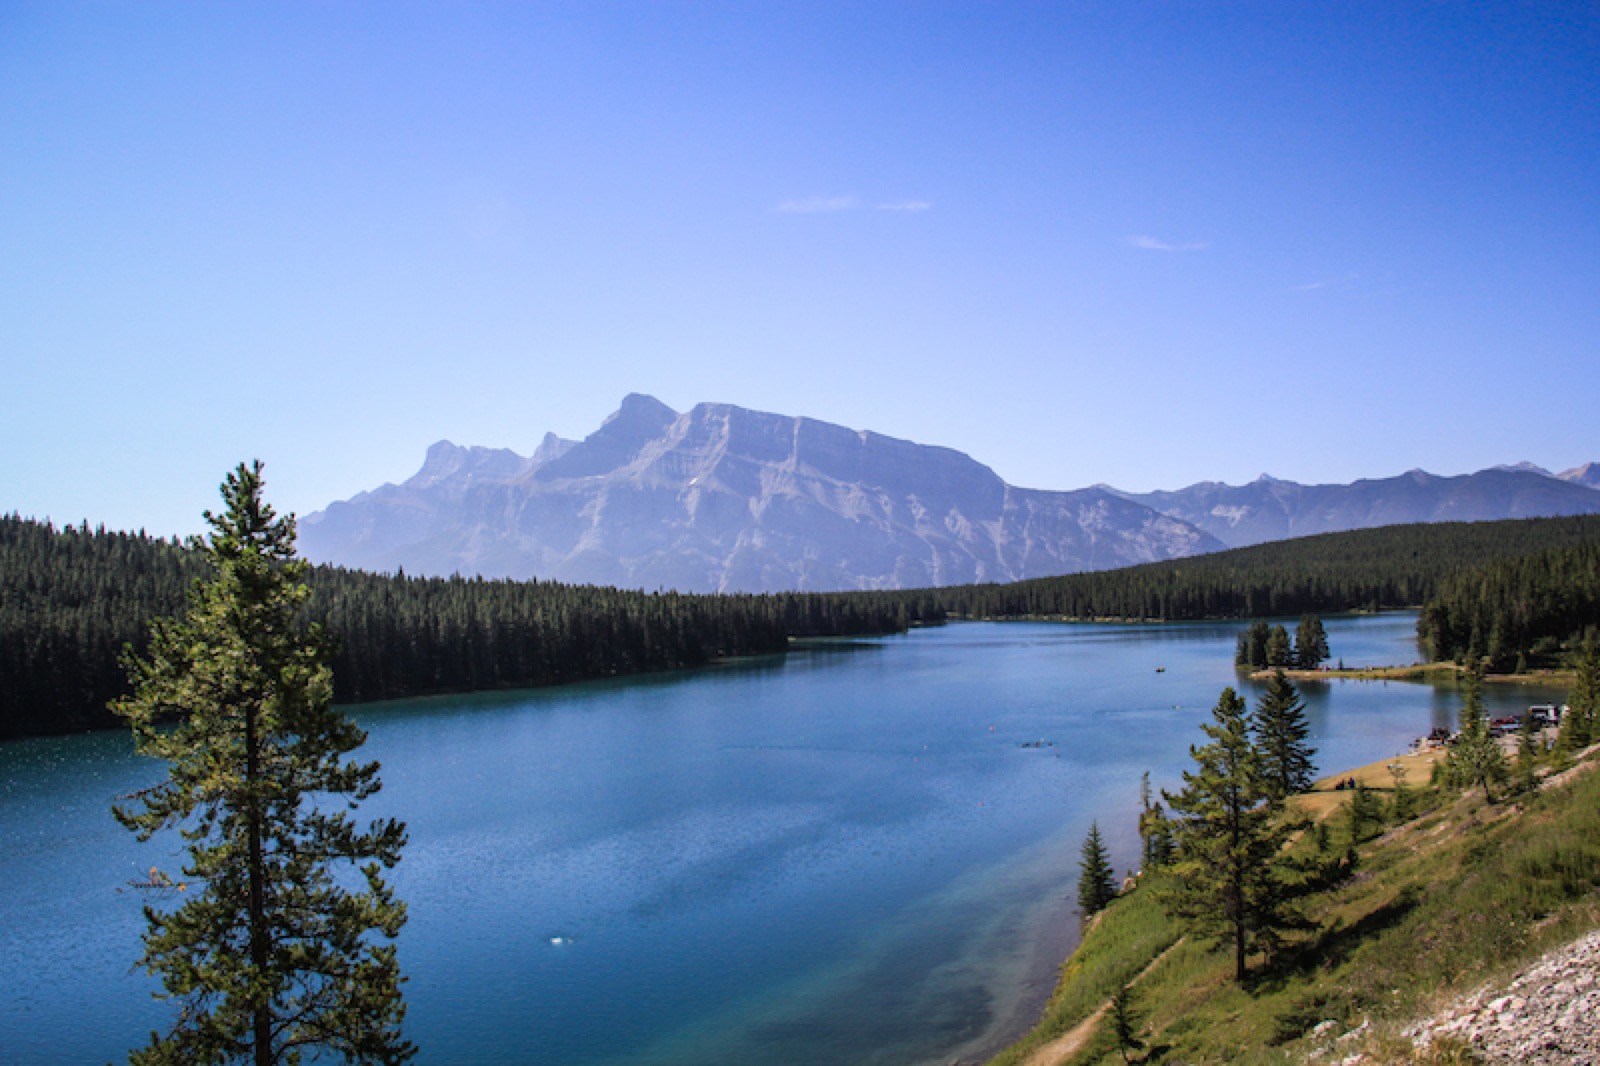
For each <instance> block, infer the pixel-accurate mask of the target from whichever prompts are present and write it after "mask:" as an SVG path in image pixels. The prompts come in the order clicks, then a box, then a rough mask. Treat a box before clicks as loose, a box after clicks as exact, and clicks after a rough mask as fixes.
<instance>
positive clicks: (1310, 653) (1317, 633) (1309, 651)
mask: <svg viewBox="0 0 1600 1066" xmlns="http://www.w3.org/2000/svg"><path fill="white" fill-rule="evenodd" d="M1327 657H1328V632H1327V630H1325V629H1323V628H1322V619H1320V618H1318V617H1317V616H1316V615H1314V614H1303V615H1301V616H1300V625H1299V626H1298V627H1297V628H1296V629H1295V634H1294V659H1295V664H1296V665H1297V666H1299V667H1300V669H1302V670H1315V669H1316V668H1317V667H1319V666H1321V665H1322V663H1323V660H1325V659H1326V658H1327Z"/></svg>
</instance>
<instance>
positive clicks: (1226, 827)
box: [1162, 688, 1302, 981]
mask: <svg viewBox="0 0 1600 1066" xmlns="http://www.w3.org/2000/svg"><path fill="white" fill-rule="evenodd" d="M1211 714H1212V719H1213V720H1212V721H1211V722H1210V723H1206V724H1203V725H1202V726H1201V727H1200V728H1201V729H1202V730H1203V731H1204V732H1205V734H1206V736H1208V737H1210V738H1211V742H1210V743H1209V744H1206V745H1203V746H1202V747H1198V748H1196V747H1190V749H1189V754H1190V755H1191V757H1192V758H1193V759H1194V762H1195V769H1194V771H1192V772H1189V771H1185V773H1184V775H1183V780H1184V786H1185V787H1184V789H1183V791H1181V792H1179V793H1177V794H1176V795H1173V794H1171V793H1163V795H1164V796H1165V797H1166V800H1167V805H1168V807H1169V808H1170V809H1171V810H1172V812H1173V813H1174V815H1175V816H1176V818H1175V821H1174V827H1175V831H1176V832H1175V835H1176V838H1177V850H1178V861H1177V863H1176V866H1175V872H1176V876H1175V877H1173V878H1171V880H1170V881H1169V882H1167V884H1166V887H1165V890H1164V892H1163V896H1162V901H1163V904H1164V905H1165V907H1166V909H1167V910H1168V911H1169V913H1171V914H1172V915H1173V916H1174V917H1176V918H1177V919H1178V920H1179V921H1180V922H1181V923H1182V924H1183V925H1184V926H1185V927H1186V928H1187V930H1188V931H1189V932H1191V933H1194V934H1196V935H1198V936H1201V937H1207V938H1211V939H1214V940H1216V941H1217V942H1219V943H1222V944H1227V945H1229V946H1231V947H1232V949H1233V955H1234V976H1235V979H1236V980H1239V981H1243V980H1244V978H1245V976H1246V974H1247V972H1248V971H1247V967H1246V960H1247V957H1248V954H1249V952H1250V950H1252V949H1253V948H1265V949H1267V950H1268V951H1271V950H1272V949H1273V948H1274V947H1275V946H1276V945H1277V942H1278V938H1279V933H1280V932H1281V931H1283V930H1285V929H1291V928H1297V927H1299V926H1300V925H1301V924H1302V923H1301V921H1300V920H1299V918H1298V916H1297V915H1296V914H1295V913H1294V912H1293V910H1292V908H1291V907H1290V901H1289V892H1288V889H1287V886H1286V883H1285V880H1284V877H1283V871H1282V870H1280V869H1279V867H1278V863H1279V859H1280V853H1281V851H1282V849H1283V845H1284V843H1285V841H1286V840H1287V836H1288V828H1287V827H1286V825H1285V824H1284V822H1283V821H1282V819H1280V818H1279V817H1278V815H1279V813H1280V808H1281V804H1279V803H1277V802H1275V801H1273V800H1271V799H1270V797H1269V796H1268V794H1267V792H1266V790H1265V789H1264V788H1263V784H1262V774H1261V756H1260V753H1259V752H1258V751H1257V750H1256V747H1255V745H1254V743H1253V742H1252V740H1251V737H1250V729H1249V723H1248V721H1247V717H1246V713H1245V702H1244V700H1243V699H1242V698H1240V697H1239V696H1238V695H1237V694H1236V693H1235V692H1234V691H1233V689H1231V688H1227V689H1223V690H1222V696H1221V698H1220V699H1219V700H1218V701H1217V705H1216V707H1215V708H1213V709H1212V712H1211Z"/></svg>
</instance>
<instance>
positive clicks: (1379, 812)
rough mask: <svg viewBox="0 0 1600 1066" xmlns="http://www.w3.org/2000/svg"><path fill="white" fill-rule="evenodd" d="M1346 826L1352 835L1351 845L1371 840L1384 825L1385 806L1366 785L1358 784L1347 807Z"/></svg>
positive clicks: (1345, 811)
mask: <svg viewBox="0 0 1600 1066" xmlns="http://www.w3.org/2000/svg"><path fill="white" fill-rule="evenodd" d="M1344 813H1345V826H1346V828H1347V829H1348V830H1349V833H1350V845H1351V846H1352V847H1354V846H1355V845H1357V844H1360V843H1363V842H1365V841H1367V840H1370V839H1371V838H1372V837H1373V836H1375V835H1377V831H1378V829H1379V828H1380V827H1381V826H1382V825H1383V805H1382V804H1380V803H1379V802H1378V797H1376V796H1374V795H1373V794H1372V790H1371V789H1370V788H1368V787H1367V786H1366V785H1365V784H1361V783H1357V784H1356V789H1355V792H1354V793H1353V794H1352V795H1351V797H1350V802H1349V803H1348V804H1346V805H1345V809H1344Z"/></svg>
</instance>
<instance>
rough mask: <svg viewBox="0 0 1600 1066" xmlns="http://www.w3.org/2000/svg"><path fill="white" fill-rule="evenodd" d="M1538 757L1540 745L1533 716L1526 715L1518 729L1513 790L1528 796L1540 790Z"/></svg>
mask: <svg viewBox="0 0 1600 1066" xmlns="http://www.w3.org/2000/svg"><path fill="white" fill-rule="evenodd" d="M1538 757H1539V745H1538V744H1537V743H1536V742H1535V741H1534V737H1533V715H1531V714H1524V715H1523V716H1522V723H1521V725H1520V726H1519V727H1518V729H1517V762H1516V767H1515V777H1513V779H1512V788H1513V789H1515V790H1516V791H1517V792H1520V793H1523V794H1527V793H1529V792H1535V791H1537V790H1538V788H1539V776H1538V774H1537V773H1536V772H1535V762H1536V761H1537V759H1538Z"/></svg>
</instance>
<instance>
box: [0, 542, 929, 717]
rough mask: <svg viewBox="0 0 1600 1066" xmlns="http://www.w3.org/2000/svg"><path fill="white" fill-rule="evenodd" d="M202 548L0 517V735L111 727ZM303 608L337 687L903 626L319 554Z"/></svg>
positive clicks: (872, 616) (600, 670)
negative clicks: (410, 570) (132, 665)
mask: <svg viewBox="0 0 1600 1066" xmlns="http://www.w3.org/2000/svg"><path fill="white" fill-rule="evenodd" d="M204 574H205V568H204V565H203V562H202V560H201V558H200V557H199V556H198V555H197V554H196V553H194V552H191V551H190V550H189V549H187V548H185V547H182V546H180V545H178V544H176V543H173V542H169V541H163V540H160V539H157V538H153V537H149V536H146V535H144V534H142V533H138V534H130V533H112V532H106V531H105V530H91V529H89V528H88V527H87V526H84V527H77V528H73V527H69V528H66V529H62V530H56V529H54V528H52V527H51V526H49V525H48V524H45V523H40V522H35V521H32V520H30V519H23V518H19V517H17V516H15V515H12V516H7V517H0V737H15V736H26V735H35V734H50V733H65V732H75V731H79V730H85V729H95V728H103V727H106V726H112V725H115V724H116V719H115V718H113V717H112V716H111V714H110V712H109V711H107V710H106V703H107V701H108V700H110V699H112V698H114V697H116V696H120V695H122V694H123V693H124V692H125V691H126V676H125V672H124V670H123V668H122V665H121V662H120V659H121V652H122V649H123V648H124V647H126V646H131V647H132V648H133V649H134V650H135V651H136V652H137V653H139V654H143V653H144V651H145V649H146V647H147V646H148V630H149V624H150V621H151V620H152V619H154V618H157V617H161V616H164V615H173V614H177V613H179V612H181V611H182V610H183V608H184V605H185V602H186V597H187V595H188V590H189V588H190V587H191V585H192V584H193V583H194V581H195V580H196V579H197V578H200V577H202V576H204ZM310 586H311V590H312V595H311V600H310V603H309V605H308V606H307V609H306V615H307V618H306V620H307V621H308V622H316V623H321V624H322V625H323V626H324V627H325V628H326V630H327V632H328V633H329V634H330V635H331V636H332V637H333V639H334V644H335V651H334V654H333V656H332V659H331V665H332V667H333V676H334V698H335V699H336V700H339V701H340V702H357V701H363V700H375V699H388V698H393V697H399V696H414V695H423V694H427V693H437V692H462V691H473V690H479V689H492V688H511V687H518V686H534V685H546V684H553V683H558V682H564V681H576V680H582V679H585V678H595V677H609V676H614V675H621V674H631V673H638V672H642V671H649V670H669V669H676V668H680V667H686V666H694V665H698V664H702V663H706V662H709V661H711V660H713V659H716V658H720V657H724V656H737V655H758V654H763V653H769V652H777V651H782V650H783V649H784V648H785V647H786V646H787V644H788V638H789V637H790V636H843V635H857V634H867V633H885V632H897V631H900V630H903V629H905V628H906V625H907V614H906V612H907V609H908V606H916V607H917V608H918V610H919V614H920V615H921V616H922V617H936V616H937V608H936V607H934V606H933V605H931V604H927V603H924V604H920V605H918V604H917V603H916V601H915V600H914V599H911V600H909V601H906V600H900V599H895V600H888V599H885V598H884V597H882V596H878V595H874V594H869V593H840V594H837V595H826V596H801V595H771V596H690V595H678V594H676V593H644V592H629V591H619V590H617V589H608V588H594V587H590V586H575V585H563V584H559V583H556V582H549V581H485V580H482V579H479V578H461V577H452V578H417V577H406V576H404V575H396V576H392V577H391V576H386V575H378V574H367V573H361V572H358V571H351V570H344V569H340V568H337V567H327V566H319V567H317V568H315V569H314V570H313V571H312V573H311V579H310Z"/></svg>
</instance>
